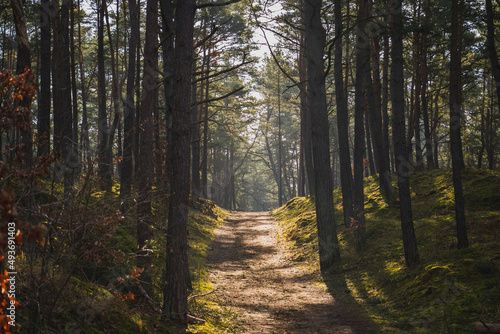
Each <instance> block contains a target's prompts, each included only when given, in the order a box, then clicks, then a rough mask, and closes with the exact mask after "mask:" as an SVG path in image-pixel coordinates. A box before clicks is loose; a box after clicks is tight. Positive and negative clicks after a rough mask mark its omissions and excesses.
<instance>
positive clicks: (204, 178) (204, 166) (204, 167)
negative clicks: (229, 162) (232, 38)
mask: <svg viewBox="0 0 500 334" xmlns="http://www.w3.org/2000/svg"><path fill="white" fill-rule="evenodd" d="M210 52H211V48H210V47H209V48H208V52H207V59H206V64H205V66H206V69H205V73H206V75H207V79H206V80H205V100H206V101H208V98H209V93H210V90H209V86H210V79H209V78H208V75H209V74H210V58H211V57H210ZM208 131H209V128H208V102H205V103H204V104H203V154H202V158H201V186H202V188H203V197H205V198H208Z"/></svg>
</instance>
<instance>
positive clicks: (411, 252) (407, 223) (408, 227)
mask: <svg viewBox="0 0 500 334" xmlns="http://www.w3.org/2000/svg"><path fill="white" fill-rule="evenodd" d="M392 6H393V7H392V8H390V10H391V13H392V71H391V98H392V108H393V120H394V126H393V138H394V144H395V145H394V154H395V158H396V171H397V175H398V188H399V212H400V214H401V229H402V232H403V247H404V252H405V261H406V265H407V266H413V265H414V264H416V263H417V262H418V261H419V255H418V248H417V238H416V236H415V230H414V227H413V217H412V208H411V197H410V172H411V170H410V164H409V160H408V151H407V146H406V138H405V129H406V127H405V110H404V72H403V15H402V4H401V0H395V1H394V2H393V3H392Z"/></svg>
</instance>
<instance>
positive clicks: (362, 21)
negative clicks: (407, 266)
mask: <svg viewBox="0 0 500 334" xmlns="http://www.w3.org/2000/svg"><path fill="white" fill-rule="evenodd" d="M367 5H368V0H358V18H357V25H356V82H355V97H354V104H355V105H354V183H353V189H354V200H353V204H354V220H353V223H352V225H353V229H354V238H355V243H356V248H357V249H362V248H363V247H364V244H365V242H366V235H365V214H364V205H365V200H364V191H363V172H364V156H365V150H366V148H365V127H364V118H365V90H366V81H365V79H366V75H365V73H366V72H368V73H369V72H370V64H369V59H370V53H369V52H370V47H369V45H370V44H369V43H370V37H369V36H368V34H367V32H366V19H367V16H366V10H367V8H366V7H367Z"/></svg>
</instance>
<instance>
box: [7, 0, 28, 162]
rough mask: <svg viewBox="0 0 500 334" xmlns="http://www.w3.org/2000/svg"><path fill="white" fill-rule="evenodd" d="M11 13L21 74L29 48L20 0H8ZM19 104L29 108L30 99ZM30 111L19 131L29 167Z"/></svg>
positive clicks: (26, 66)
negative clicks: (23, 126)
mask: <svg viewBox="0 0 500 334" xmlns="http://www.w3.org/2000/svg"><path fill="white" fill-rule="evenodd" d="M10 4H11V7H12V13H13V15H14V26H15V29H16V43H17V65H16V73H17V74H22V73H24V71H25V70H26V68H31V49H30V44H29V39H28V31H27V28H26V17H25V15H24V8H23V4H22V1H21V0H10ZM20 105H21V106H23V107H25V108H27V110H30V109H31V101H30V99H25V100H23V101H21V102H20ZM30 115H31V113H25V116H24V122H25V123H26V125H27V128H26V130H25V131H22V132H21V141H22V143H23V144H24V146H23V153H24V160H23V166H24V167H26V168H29V167H31V165H32V163H33V134H32V126H31V123H32V121H31V116H30Z"/></svg>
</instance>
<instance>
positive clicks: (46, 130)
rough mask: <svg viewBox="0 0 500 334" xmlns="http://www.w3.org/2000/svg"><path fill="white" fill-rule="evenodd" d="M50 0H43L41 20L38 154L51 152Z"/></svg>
mask: <svg viewBox="0 0 500 334" xmlns="http://www.w3.org/2000/svg"><path fill="white" fill-rule="evenodd" d="M49 3H50V0H42V3H41V7H40V8H41V15H40V18H41V21H40V95H39V97H38V128H37V130H38V135H37V139H38V144H39V145H40V146H39V149H38V156H43V155H46V154H48V153H49V152H50V104H51V103H50V96H51V93H50V61H51V60H50V59H51V52H50V41H51V34H50V26H51V16H52V15H51V12H50V8H49Z"/></svg>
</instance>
